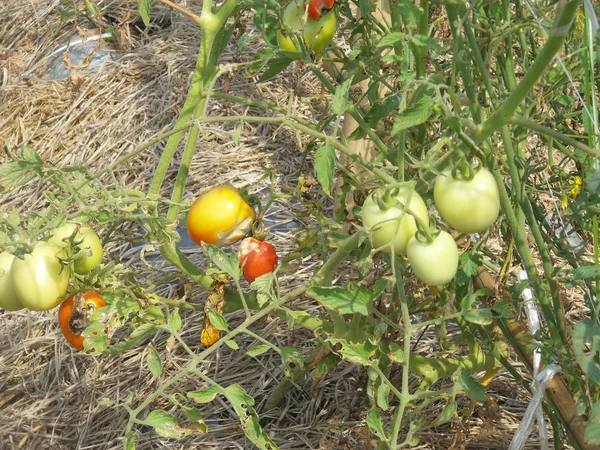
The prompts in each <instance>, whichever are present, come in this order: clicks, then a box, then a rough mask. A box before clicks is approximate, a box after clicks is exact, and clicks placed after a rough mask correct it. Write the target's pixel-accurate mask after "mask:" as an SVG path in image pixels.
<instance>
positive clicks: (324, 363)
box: [311, 354, 340, 380]
mask: <svg viewBox="0 0 600 450" xmlns="http://www.w3.org/2000/svg"><path fill="white" fill-rule="evenodd" d="M339 362H340V358H338V357H337V356H336V355H334V354H329V355H327V356H326V357H325V358H323V359H322V360H321V361H319V363H318V364H317V367H315V368H314V370H313V371H312V374H311V377H312V379H313V380H318V379H319V378H321V377H322V376H323V375H325V374H327V373H329V372H330V371H331V370H332V369H333V368H334V367H336V366H337V365H338V364H339Z"/></svg>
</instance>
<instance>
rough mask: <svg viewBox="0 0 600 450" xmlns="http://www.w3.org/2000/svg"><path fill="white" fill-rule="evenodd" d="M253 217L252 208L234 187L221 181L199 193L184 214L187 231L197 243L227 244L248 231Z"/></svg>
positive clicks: (254, 214)
mask: <svg viewBox="0 0 600 450" xmlns="http://www.w3.org/2000/svg"><path fill="white" fill-rule="evenodd" d="M255 219H256V213H255V211H254V208H252V206H250V205H249V204H248V203H247V202H246V200H244V198H243V197H242V194H241V193H240V191H239V190H238V189H236V188H235V187H233V186H231V185H229V184H222V185H219V186H215V187H213V188H211V189H209V190H208V191H206V192H205V193H203V194H201V195H200V196H199V197H198V198H197V199H196V201H195V202H194V203H193V204H192V207H191V208H190V212H189V213H188V217H187V230H188V234H189V235H190V237H191V238H192V240H193V241H194V242H195V243H196V244H198V245H200V244H202V243H203V242H204V243H206V244H217V245H229V244H233V243H234V242H236V241H238V240H239V239H241V238H242V237H244V235H245V234H246V233H247V232H248V231H249V230H250V227H251V226H252V222H254V220H255Z"/></svg>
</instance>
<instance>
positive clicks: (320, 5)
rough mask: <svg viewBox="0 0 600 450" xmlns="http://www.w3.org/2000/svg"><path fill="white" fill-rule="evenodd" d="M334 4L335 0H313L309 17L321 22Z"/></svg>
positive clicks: (309, 7) (310, 4)
mask: <svg viewBox="0 0 600 450" xmlns="http://www.w3.org/2000/svg"><path fill="white" fill-rule="evenodd" d="M292 1H293V0H292ZM334 4H335V0H311V2H310V3H309V4H308V9H307V12H308V17H310V18H311V19H312V20H319V19H320V18H321V16H322V15H324V14H326V13H327V12H329V10H330V9H331V8H333V5H334Z"/></svg>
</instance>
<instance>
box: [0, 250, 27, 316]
mask: <svg viewBox="0 0 600 450" xmlns="http://www.w3.org/2000/svg"><path fill="white" fill-rule="evenodd" d="M14 259H15V256H14V255H11V254H10V253H8V252H2V253H0V309H6V310H7V311H18V310H20V309H23V308H24V306H23V304H22V303H21V302H20V301H19V299H18V298H17V293H16V292H15V287H14V285H13V282H12V280H11V278H10V266H11V265H12V262H13V260H14Z"/></svg>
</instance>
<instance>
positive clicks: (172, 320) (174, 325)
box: [168, 309, 182, 333]
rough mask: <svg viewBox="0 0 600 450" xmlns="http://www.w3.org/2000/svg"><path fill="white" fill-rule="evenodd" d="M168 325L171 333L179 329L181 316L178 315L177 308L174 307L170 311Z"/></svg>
mask: <svg viewBox="0 0 600 450" xmlns="http://www.w3.org/2000/svg"><path fill="white" fill-rule="evenodd" d="M168 325H169V328H170V329H171V331H172V332H173V333H177V332H178V331H179V330H181V326H182V322H181V316H180V315H179V311H178V310H176V309H175V310H174V311H173V312H172V313H171V316H170V317H169V322H168Z"/></svg>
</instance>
